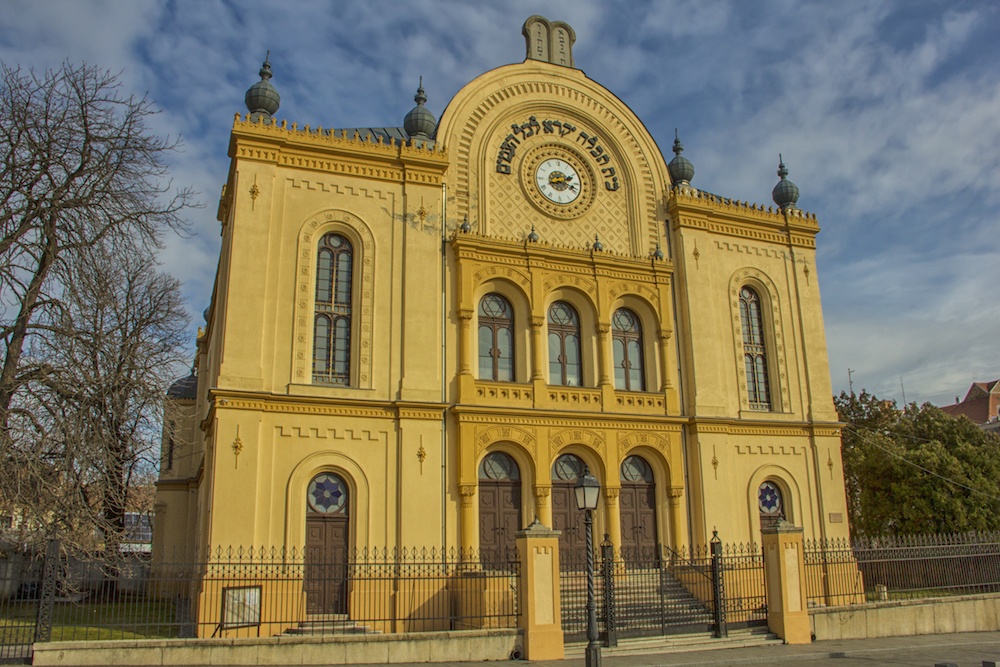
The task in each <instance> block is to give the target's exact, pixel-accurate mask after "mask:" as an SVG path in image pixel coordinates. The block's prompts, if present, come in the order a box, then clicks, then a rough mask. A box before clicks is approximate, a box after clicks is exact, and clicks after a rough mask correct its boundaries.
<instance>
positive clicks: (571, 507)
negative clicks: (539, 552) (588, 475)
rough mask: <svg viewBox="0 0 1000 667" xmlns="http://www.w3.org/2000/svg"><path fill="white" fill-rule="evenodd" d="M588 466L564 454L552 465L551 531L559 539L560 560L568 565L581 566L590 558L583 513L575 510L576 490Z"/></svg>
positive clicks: (570, 455)
mask: <svg viewBox="0 0 1000 667" xmlns="http://www.w3.org/2000/svg"><path fill="white" fill-rule="evenodd" d="M585 469H586V465H585V464H584V463H583V461H582V460H581V459H580V457H579V456H576V455H575V454H563V455H562V456H560V457H559V458H557V459H556V462H555V463H554V464H553V465H552V527H553V528H554V529H555V530H559V531H562V532H561V534H560V535H559V557H560V560H562V561H564V562H565V563H567V564H569V565H571V566H572V565H576V564H582V563H584V562H585V561H586V558H587V533H586V527H585V526H584V522H583V519H584V513H583V512H582V511H580V510H578V509H577V507H576V496H575V494H574V492H573V486H574V485H575V484H576V480H577V478H579V477H582V476H583V473H584V470H585Z"/></svg>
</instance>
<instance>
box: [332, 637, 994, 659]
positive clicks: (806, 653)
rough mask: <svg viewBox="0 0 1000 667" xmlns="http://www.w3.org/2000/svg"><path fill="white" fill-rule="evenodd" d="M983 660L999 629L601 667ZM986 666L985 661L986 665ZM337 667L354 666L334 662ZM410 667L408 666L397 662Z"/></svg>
mask: <svg viewBox="0 0 1000 667" xmlns="http://www.w3.org/2000/svg"><path fill="white" fill-rule="evenodd" d="M984 661H996V662H997V664H998V665H1000V632H967V633H959V634H950V635H921V636H916V637H885V638H879V639H848V640H837V641H834V640H829V641H821V642H813V643H812V644H805V645H797V646H791V645H785V644H781V645H768V646H754V647H748V648H728V649H716V650H701V651H694V652H688V653H650V654H645V655H608V656H603V657H602V661H601V665H602V667H653V666H659V665H772V664H773V665H781V666H782V667H785V666H788V667H793V666H794V665H809V666H815V665H821V664H823V663H828V664H834V665H836V666H837V667H872V666H873V665H913V666H914V667H917V666H919V667H934V666H935V665H957V666H959V667H982V665H983V662H984ZM422 664H423V665H424V666H425V667H428V666H429V665H433V667H470V666H471V665H476V666H478V667H492V666H494V665H495V666H497V667H499V666H501V665H502V666H504V667H527V666H528V665H537V666H538V667H585V665H586V662H585V660H584V659H583V658H582V657H579V658H576V657H574V658H571V659H567V660H554V661H532V660H509V661H501V662H487V663H484V662H447V663H422ZM988 664H989V663H988ZM338 667H360V666H348V665H340V666H338ZM368 667H370V666H368ZM400 667H410V666H400Z"/></svg>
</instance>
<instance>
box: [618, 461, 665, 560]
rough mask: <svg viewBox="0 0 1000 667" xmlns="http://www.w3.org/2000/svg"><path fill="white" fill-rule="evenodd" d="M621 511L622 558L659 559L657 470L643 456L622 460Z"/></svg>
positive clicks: (619, 502)
mask: <svg viewBox="0 0 1000 667" xmlns="http://www.w3.org/2000/svg"><path fill="white" fill-rule="evenodd" d="M621 483H622V488H621V491H620V493H619V501H618V507H619V510H620V512H621V515H620V516H621V527H622V558H624V559H625V561H626V562H631V563H649V562H652V561H656V560H657V559H658V556H659V549H658V545H659V539H658V535H657V530H656V483H655V481H654V479H653V469H652V468H651V467H650V466H649V463H647V462H646V460H645V459H643V458H642V457H640V456H634V455H633V456H629V457H627V458H626V459H625V460H624V461H622V467H621Z"/></svg>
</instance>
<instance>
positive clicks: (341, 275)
mask: <svg viewBox="0 0 1000 667" xmlns="http://www.w3.org/2000/svg"><path fill="white" fill-rule="evenodd" d="M353 263H354V250H353V248H352V247H351V242H350V241H348V240H347V239H346V238H344V237H343V236H341V235H340V234H327V235H326V236H324V237H323V238H322V239H321V240H320V242H319V251H318V253H317V257H316V315H315V319H314V324H313V381H314V382H323V383H327V384H340V385H347V384H350V382H351V294H352V291H351V278H352V273H353Z"/></svg>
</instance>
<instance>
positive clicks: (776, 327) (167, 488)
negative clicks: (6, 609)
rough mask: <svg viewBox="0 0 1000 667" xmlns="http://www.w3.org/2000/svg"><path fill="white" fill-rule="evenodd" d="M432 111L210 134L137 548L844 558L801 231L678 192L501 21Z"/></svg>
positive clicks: (606, 97) (812, 288)
mask: <svg viewBox="0 0 1000 667" xmlns="http://www.w3.org/2000/svg"><path fill="white" fill-rule="evenodd" d="M523 32H524V36H525V41H526V50H527V57H526V59H525V60H524V62H521V63H517V64H512V65H505V66H502V67H498V68H496V69H494V70H491V71H489V72H486V73H484V74H482V75H481V76H479V77H477V78H476V79H474V80H473V81H471V82H470V83H468V84H467V85H466V86H465V87H464V88H462V89H461V90H460V91H459V92H458V93H457V94H456V95H455V97H454V98H453V99H452V100H450V101H449V102H448V104H447V107H446V108H445V110H444V111H443V112H442V114H441V118H440V120H437V119H436V118H435V117H434V115H433V114H432V113H431V112H430V111H429V110H428V108H427V107H426V106H425V104H426V101H427V98H426V96H425V93H424V89H423V86H422V82H421V87H420V89H419V90H418V91H417V95H416V97H415V98H414V99H415V101H416V106H415V107H414V108H413V109H412V110H411V111H410V112H409V113H408V114H406V117H405V120H404V122H403V126H402V127H371V128H348V129H341V128H338V129H329V128H326V127H322V128H321V127H310V126H308V125H306V126H302V125H297V124H296V123H293V122H286V121H284V120H278V119H277V118H275V114H276V112H277V110H278V105H279V97H278V94H277V92H276V89H275V87H274V86H273V85H272V84H271V82H270V79H271V76H272V73H271V67H270V64H269V62H265V63H264V65H263V68H262V69H261V72H260V75H261V80H260V81H259V82H258V83H256V84H255V85H254V86H253V87H252V88H251V89H250V90H249V91H248V92H247V95H246V102H247V106H248V110H249V112H250V113H249V114H247V115H239V114H238V115H237V117H236V120H235V122H234V124H233V128H232V134H231V139H230V144H229V156H230V158H231V162H230V169H229V174H228V178H227V180H226V184H225V186H224V188H223V191H222V197H221V200H220V202H219V208H218V219H219V221H220V223H221V234H222V248H221V252H220V257H219V264H218V273H217V277H216V280H215V285H214V288H213V292H212V298H211V305H210V306H209V308H208V309H207V310H206V322H205V325H204V328H203V329H201V330H200V331H199V334H198V339H197V356H196V360H195V369H196V370H195V371H193V373H192V376H191V377H188V378H184V379H182V380H179V381H178V382H177V383H176V384H175V385H174V386H173V387H172V388H171V391H170V394H169V395H170V398H171V400H170V401H169V402H168V408H167V414H166V418H165V428H164V440H163V443H164V444H163V454H162V460H161V472H160V478H159V482H158V487H157V489H158V491H157V505H156V520H155V537H154V552H155V553H156V554H158V555H157V556H156V558H163V557H164V556H163V554H165V553H167V552H170V553H179V552H183V551H189V552H195V551H197V550H199V549H205V548H206V547H216V546H222V547H228V546H251V545H258V546H265V547H268V548H270V547H277V548H285V549H292V548H294V549H297V550H304V551H305V552H306V553H309V552H323V553H326V554H328V555H329V554H333V555H334V556H333V557H336V554H342V553H347V551H348V550H353V549H364V548H372V547H378V548H383V547H384V548H389V549H392V548H397V547H414V546H416V547H437V548H440V547H442V546H443V547H445V548H461V549H464V550H471V551H475V552H479V553H483V554H489V553H492V554H495V553H502V552H503V550H504V549H506V548H508V547H512V546H513V545H514V539H515V538H514V534H515V532H517V531H519V530H522V529H523V528H525V527H526V526H527V525H528V524H530V523H532V522H533V521H534V520H535V519H536V518H537V520H538V521H539V522H540V523H541V524H543V525H545V526H549V527H552V528H555V529H557V530H560V531H561V534H560V536H559V538H558V539H559V545H560V550H561V551H562V552H564V553H572V552H574V551H578V550H579V549H580V548H581V545H582V543H583V531H582V528H581V526H582V520H581V518H580V517H581V514H582V513H581V512H580V511H579V510H577V509H576V506H575V503H574V501H573V495H572V494H573V491H572V488H573V485H574V483H575V481H576V479H577V478H578V477H579V476H581V475H582V474H583V471H584V470H585V469H587V468H589V471H590V472H591V473H592V474H593V475H594V476H595V477H596V478H597V479H598V480H599V482H600V484H601V499H600V504H599V506H598V510H597V512H596V514H595V518H594V522H595V533H596V534H597V535H598V536H599V537H598V539H600V536H603V535H604V534H605V533H606V534H607V536H608V538H609V539H610V541H611V542H612V543H613V544H614V545H615V546H616V547H618V548H619V549H621V552H622V553H623V554H627V553H639V552H642V551H643V550H649V549H657V548H660V547H673V548H679V547H682V546H692V545H705V544H706V543H708V541H709V540H710V539H711V538H712V536H713V531H717V532H718V535H719V536H720V538H722V539H724V540H725V541H726V542H745V543H751V542H752V543H759V541H760V534H761V527H762V526H763V525H768V524H772V523H775V522H776V521H777V520H778V519H785V520H786V521H788V522H790V523H792V524H794V525H796V526H799V527H801V528H802V530H803V533H804V536H805V538H807V539H831V538H845V537H848V524H847V521H846V501H845V493H844V481H843V470H842V464H841V455H840V435H839V433H840V431H839V429H840V424H839V423H838V419H837V414H836V412H835V410H834V406H833V401H832V391H831V385H830V375H829V369H828V365H827V350H826V341H825V335H824V328H823V316H822V309H821V305H820V290H819V283H818V276H817V271H816V237H817V234H818V232H819V226H818V224H817V221H816V217H815V216H814V215H813V214H811V213H806V212H804V211H802V210H800V209H798V208H797V207H796V201H797V198H798V189H797V188H796V187H795V185H794V184H792V183H791V181H789V180H788V179H787V173H788V172H787V170H786V169H785V166H784V165H783V164H782V165H780V168H779V172H778V173H779V181H778V183H777V185H776V186H775V188H774V192H773V198H774V201H775V205H774V206H771V205H768V206H763V205H758V204H750V203H745V202H739V201H734V200H731V199H727V198H725V197H722V196H719V195H715V194H711V193H708V192H705V191H702V190H699V189H698V188H697V187H696V186H695V185H693V177H694V168H693V166H692V163H691V162H690V161H688V159H686V158H685V157H684V156H683V155H682V151H683V147H682V145H681V142H680V141H679V140H677V141H675V142H674V146H673V153H674V155H673V156H672V157H671V159H669V160H668V159H667V157H665V156H664V154H663V153H662V152H661V150H660V148H659V147H658V146H657V144H656V142H655V141H654V140H653V138H652V136H651V135H650V133H649V132H648V131H647V129H646V127H645V126H644V125H643V123H642V121H641V120H640V119H639V118H637V117H636V116H635V114H634V113H633V112H632V111H631V110H630V109H629V108H628V107H627V106H626V105H625V104H624V103H623V102H622V101H621V100H619V99H618V98H617V97H616V96H615V95H614V94H613V93H612V92H610V91H609V90H608V89H606V88H605V87H604V86H602V85H601V84H599V83H597V82H596V81H593V80H591V79H589V78H588V77H587V76H586V74H585V73H584V72H583V71H582V70H580V69H578V68H577V67H576V65H575V63H574V60H573V52H572V48H573V42H574V40H575V35H574V33H573V31H572V29H571V28H570V27H569V26H567V25H566V24H565V23H562V22H550V21H547V20H546V19H544V18H542V17H537V16H536V17H531V18H529V19H528V21H527V22H526V23H525V25H524V31H523Z"/></svg>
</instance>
